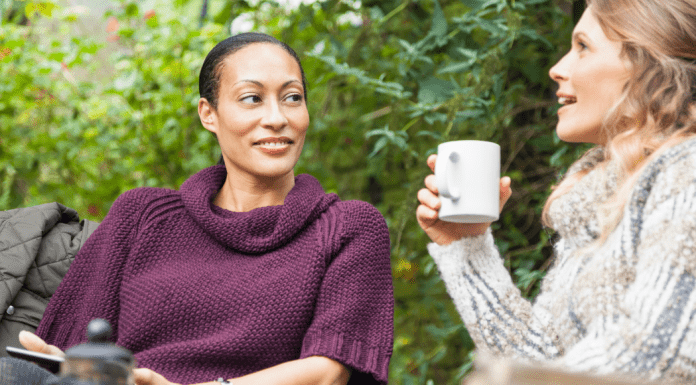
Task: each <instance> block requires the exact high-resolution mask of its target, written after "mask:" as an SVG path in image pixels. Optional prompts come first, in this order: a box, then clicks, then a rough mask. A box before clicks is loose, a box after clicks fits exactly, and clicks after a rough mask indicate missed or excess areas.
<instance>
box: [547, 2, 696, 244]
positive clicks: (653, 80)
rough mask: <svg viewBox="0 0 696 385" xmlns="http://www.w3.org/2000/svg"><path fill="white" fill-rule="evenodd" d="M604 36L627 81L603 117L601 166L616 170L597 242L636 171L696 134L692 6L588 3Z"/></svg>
mask: <svg viewBox="0 0 696 385" xmlns="http://www.w3.org/2000/svg"><path fill="white" fill-rule="evenodd" d="M587 6H588V9H589V11H590V12H592V14H593V16H595V18H596V19H597V20H598V22H599V24H600V25H601V27H602V30H603V32H604V34H605V35H606V36H607V37H608V38H609V39H611V40H616V41H620V42H621V43H622V50H621V53H620V55H621V58H622V59H623V60H625V61H627V62H628V64H629V65H628V68H629V71H631V77H630V79H629V80H628V82H627V83H626V85H625V86H624V89H623V92H622V94H621V96H620V97H619V99H618V100H617V101H616V103H615V104H614V106H613V107H612V108H611V109H610V110H609V112H608V113H607V116H605V118H604V121H603V124H602V127H601V133H602V135H604V139H605V141H604V143H605V145H604V146H605V149H604V160H603V161H602V162H600V163H599V164H597V165H596V166H595V167H602V168H605V167H606V165H607V164H608V163H609V162H610V161H612V160H616V161H617V163H618V166H619V168H620V170H619V171H620V172H619V176H620V179H619V180H618V187H617V189H616V191H615V193H614V194H613V195H612V196H611V197H610V198H609V199H608V200H607V201H606V202H605V203H604V204H603V205H602V207H601V208H600V212H599V213H600V215H599V217H600V226H601V228H602V232H601V235H600V238H599V242H600V243H602V242H603V241H604V240H606V238H607V237H608V235H609V234H610V233H611V231H613V230H614V228H615V227H616V226H617V224H618V223H619V221H620V220H621V217H622V213H623V208H624V206H625V205H626V201H627V199H628V196H629V192H630V190H631V188H632V187H633V185H634V184H635V181H636V179H637V178H638V175H639V174H640V171H641V170H642V169H643V167H645V165H646V164H647V163H649V161H650V160H651V159H654V158H655V157H656V156H658V155H659V154H660V153H662V152H664V151H665V150H666V149H668V148H670V147H672V146H674V145H675V144H677V143H679V142H682V141H684V140H686V139H687V138H689V137H691V136H694V135H696V103H695V102H694V93H695V91H696V3H695V2H694V1H693V0H587ZM590 171H592V169H584V170H581V171H579V172H577V173H574V174H572V175H570V176H568V177H567V178H565V179H564V180H562V181H561V183H560V184H559V185H558V186H556V187H555V188H554V191H553V193H552V194H551V195H550V196H549V198H548V200H547V201H546V204H545V205H544V210H543V213H542V221H543V223H544V225H546V226H549V227H553V224H552V223H551V221H550V218H549V216H548V213H549V207H550V206H551V203H553V201H554V200H556V199H557V198H558V197H560V196H562V195H563V194H565V193H567V192H568V191H569V190H570V189H571V188H572V187H573V185H574V184H575V183H576V182H577V181H579V180H580V179H582V177H583V176H585V175H587V173H589V172H590Z"/></svg>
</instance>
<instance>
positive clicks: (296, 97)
mask: <svg viewBox="0 0 696 385" xmlns="http://www.w3.org/2000/svg"><path fill="white" fill-rule="evenodd" d="M285 100H287V101H289V102H295V103H297V102H301V101H302V95H300V94H292V95H288V96H287V97H286V98H285Z"/></svg>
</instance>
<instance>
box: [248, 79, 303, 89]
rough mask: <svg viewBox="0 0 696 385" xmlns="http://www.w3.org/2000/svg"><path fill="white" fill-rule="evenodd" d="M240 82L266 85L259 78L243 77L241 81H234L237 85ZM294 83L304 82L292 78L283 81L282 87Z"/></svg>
mask: <svg viewBox="0 0 696 385" xmlns="http://www.w3.org/2000/svg"><path fill="white" fill-rule="evenodd" d="M239 83H253V84H255V85H257V86H259V87H261V88H263V87H264V86H263V83H261V82H260V81H258V80H251V79H243V80H240V81H238V82H236V83H234V85H237V84H239ZM292 83H299V84H302V82H300V81H299V80H297V79H292V80H288V81H286V82H285V83H283V86H282V88H285V87H287V86H289V85H290V84H292Z"/></svg>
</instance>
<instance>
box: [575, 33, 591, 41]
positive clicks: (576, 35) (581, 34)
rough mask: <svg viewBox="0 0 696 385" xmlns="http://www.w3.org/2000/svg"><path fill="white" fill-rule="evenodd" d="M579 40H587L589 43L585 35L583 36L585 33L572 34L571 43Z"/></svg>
mask: <svg viewBox="0 0 696 385" xmlns="http://www.w3.org/2000/svg"><path fill="white" fill-rule="evenodd" d="M580 38H582V39H584V40H587V41H590V38H589V37H587V35H586V34H585V32H574V33H573V41H576V40H578V39H580Z"/></svg>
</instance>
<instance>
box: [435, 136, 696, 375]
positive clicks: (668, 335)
mask: <svg viewBox="0 0 696 385" xmlns="http://www.w3.org/2000/svg"><path fill="white" fill-rule="evenodd" d="M602 159H603V155H602V152H601V149H597V150H595V151H592V152H590V153H589V154H588V155H587V156H586V157H584V158H583V159H581V160H580V161H578V162H577V163H576V164H575V165H574V166H573V167H572V168H571V170H570V171H569V172H570V173H573V172H577V171H579V170H581V169H584V168H586V167H592V166H593V164H596V163H597V162H599V161H601V160H602ZM588 162H589V164H588ZM616 170H618V167H616V165H613V164H611V163H610V164H609V165H608V166H607V167H606V168H596V169H594V170H592V171H590V172H589V173H588V174H587V175H585V176H584V177H583V178H582V179H581V180H580V181H578V182H577V183H576V185H575V186H574V187H573V189H572V190H571V191H570V192H568V193H567V194H565V195H563V196H562V197H560V198H558V199H557V200H556V201H554V203H553V204H552V206H551V208H550V212H549V215H550V219H551V221H552V223H553V225H554V228H555V230H556V231H557V232H558V234H559V235H560V240H559V241H558V242H557V243H556V244H555V245H554V252H555V261H554V266H553V267H552V268H551V269H550V270H549V272H548V274H547V275H546V277H545V278H544V280H543V282H542V289H541V293H540V294H539V296H537V298H536V300H535V303H534V304H532V303H530V302H529V301H527V300H525V299H524V298H522V296H521V295H520V290H519V289H518V288H517V287H516V286H515V285H514V284H513V282H512V280H511V278H510V274H509V273H508V271H507V269H506V268H505V267H504V266H503V261H502V259H501V258H500V255H499V254H498V250H497V248H496V247H495V244H494V242H493V237H492V236H491V233H490V230H489V231H488V232H487V233H486V234H484V235H482V236H478V237H474V238H464V239H461V240H459V241H456V242H453V243H452V244H450V245H446V246H438V245H436V244H430V245H428V250H429V251H430V254H431V255H432V257H433V258H434V260H435V262H436V263H437V265H438V268H439V270H440V273H441V275H442V278H443V280H444V281H445V284H446V286H447V290H448V292H449V294H450V295H451V296H452V298H453V299H454V302H455V304H456V306H457V309H458V311H459V313H460V314H461V316H462V319H463V320H464V322H465V324H466V326H467V329H468V331H469V333H470V334H471V336H472V338H473V339H474V341H475V343H476V346H477V348H478V349H482V350H487V351H490V352H492V353H493V354H499V355H505V356H513V357H517V358H520V359H525V360H533V361H546V362H549V363H551V365H558V366H562V367H565V368H569V369H572V370H578V371H592V372H595V373H599V374H606V373H611V372H624V373H633V374H638V375H640V376H641V377H642V378H649V379H665V380H669V381H673V382H678V383H682V382H687V383H694V382H695V381H696V320H695V319H694V317H695V316H696V290H694V289H695V288H696V172H695V171H694V170H696V140H694V139H691V140H688V141H686V142H684V143H681V144H679V145H677V146H675V147H673V148H671V149H669V150H668V151H667V152H665V153H664V154H662V155H661V156H659V157H658V158H657V159H655V160H653V161H652V162H651V163H650V164H648V165H647V166H646V168H645V169H644V170H643V171H642V172H641V175H640V176H639V179H638V181H637V183H636V185H635V187H634V188H633V190H632V192H631V195H630V197H629V200H628V202H627V204H626V206H625V209H624V214H623V219H622V220H621V222H620V223H619V225H618V226H617V227H616V229H615V230H614V231H613V232H612V233H611V234H610V236H609V238H608V239H607V241H606V242H605V243H604V244H603V245H601V246H600V247H596V246H592V241H593V240H595V239H596V237H597V236H598V235H599V229H600V226H599V223H598V214H597V207H598V203H601V202H603V201H605V200H606V199H607V198H608V197H609V196H610V195H611V193H612V192H613V191H614V189H615V188H616V185H617V183H616V179H617V178H616Z"/></svg>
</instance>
